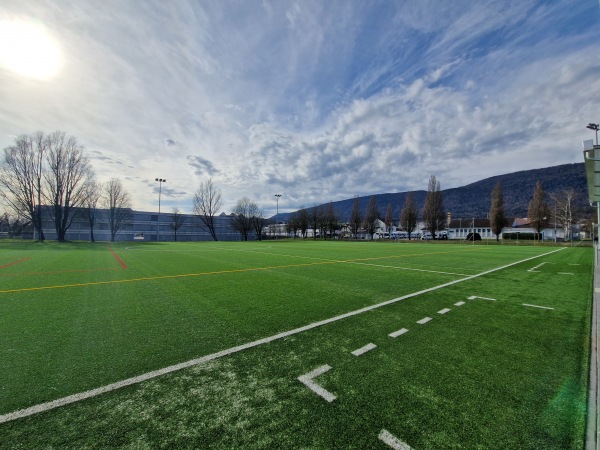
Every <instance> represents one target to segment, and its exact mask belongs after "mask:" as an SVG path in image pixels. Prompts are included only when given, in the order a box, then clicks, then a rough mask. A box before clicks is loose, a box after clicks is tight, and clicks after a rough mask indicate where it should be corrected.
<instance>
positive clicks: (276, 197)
mask: <svg viewBox="0 0 600 450" xmlns="http://www.w3.org/2000/svg"><path fill="white" fill-rule="evenodd" d="M279 197H281V194H275V199H276V201H277V212H276V213H275V239H277V229H278V228H279V226H278V225H279V224H278V223H277V219H278V218H279V217H278V216H279Z"/></svg>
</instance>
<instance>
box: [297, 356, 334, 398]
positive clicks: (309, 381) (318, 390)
mask: <svg viewBox="0 0 600 450" xmlns="http://www.w3.org/2000/svg"><path fill="white" fill-rule="evenodd" d="M330 370H331V366H330V365H328V364H325V365H324V366H321V367H317V368H316V369H315V370H313V371H311V372H308V373H305V374H304V375H300V376H299V377H298V381H300V383H302V384H304V385H305V386H306V387H307V388H309V389H310V390H311V391H313V392H314V393H315V394H317V395H318V396H320V397H323V398H324V399H325V400H327V401H328V402H329V403H331V402H332V401H334V400H335V399H336V396H335V395H333V394H332V393H331V392H329V391H328V390H327V389H325V388H323V387H321V386H319V385H318V384H317V383H315V382H314V381H313V380H314V379H315V378H317V377H318V376H319V375H323V374H324V373H325V372H328V371H330Z"/></svg>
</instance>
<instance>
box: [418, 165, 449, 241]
mask: <svg viewBox="0 0 600 450" xmlns="http://www.w3.org/2000/svg"><path fill="white" fill-rule="evenodd" d="M423 221H424V222H425V226H426V227H427V229H428V230H429V231H430V232H431V237H432V238H435V236H436V233H437V231H438V230H443V229H444V228H445V221H446V213H445V212H444V201H443V197H442V190H441V187H440V182H439V181H438V180H437V179H436V178H435V175H432V176H431V177H430V178H429V184H428V187H427V197H425V205H424V206H423Z"/></svg>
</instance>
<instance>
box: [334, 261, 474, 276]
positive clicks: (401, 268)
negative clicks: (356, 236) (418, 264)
mask: <svg viewBox="0 0 600 450" xmlns="http://www.w3.org/2000/svg"><path fill="white" fill-rule="evenodd" d="M340 262H345V263H346V264H356V265H359V266H371V267H383V268H384V269H398V270H412V271H413V272H427V273H437V274H439V275H459V276H461V277H468V276H469V274H466V273H456V272H441V271H439V270H425V269H413V268H410V267H398V266H385V265H383V264H369V263H361V262H352V261H340Z"/></svg>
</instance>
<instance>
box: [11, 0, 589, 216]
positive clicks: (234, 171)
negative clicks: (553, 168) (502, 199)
mask: <svg viewBox="0 0 600 450" xmlns="http://www.w3.org/2000/svg"><path fill="white" fill-rule="evenodd" d="M590 10H593V11H596V9H595V8H594V7H590V6H589V5H585V4H584V2H581V3H578V4H577V5H573V4H572V3H571V2H569V1H567V0H564V1H558V2H553V4H552V5H551V6H548V5H547V4H546V2H537V1H533V0H531V1H516V2H512V3H511V4H510V5H504V4H503V5H500V4H498V3H497V2H492V1H490V2H477V3H476V4H474V3H473V2H446V3H443V2H442V3H440V2H430V3H428V2H403V3H394V2H382V3H376V4H373V5H367V4H364V5H363V4H358V3H356V2H343V1H341V2H336V1H332V2H326V3H323V2H320V1H314V2H311V1H306V2H298V3H294V2H292V1H278V2H268V1H266V0H265V1H262V2H258V1H257V2H242V3H237V4H236V6H235V7H234V6H233V5H231V4H229V3H226V2H216V3H215V2H206V3H201V2H196V1H190V2H185V1H180V2H177V3H164V2H159V1H154V2H152V1H148V2H144V3H142V4H138V3H124V2H121V1H109V2H103V3H102V4H100V3H98V2H94V1H72V2H69V1H67V0H65V1H63V2H60V3H56V4H48V3H47V2H42V1H35V0H32V1H28V2H20V1H17V0H9V1H8V2H7V4H6V5H5V12H4V13H0V19H3V18H6V17H14V16H17V15H18V16H19V17H26V18H29V19H31V20H38V21H41V22H43V23H44V24H45V26H46V28H47V29H48V30H50V31H51V32H53V33H54V35H55V36H54V37H55V38H56V39H57V40H58V41H59V42H60V43H61V45H62V51H63V55H64V56H65V64H64V68H63V71H62V72H61V74H60V75H59V76H58V77H56V78H54V79H52V80H50V81H47V82H43V83H42V82H35V81H31V80H25V79H20V78H18V77H15V76H14V75H12V74H9V73H7V72H3V71H2V72H0V97H1V98H2V99H3V102H2V105H1V106H0V146H1V147H5V146H6V145H9V144H10V143H11V141H12V139H13V137H14V136H15V135H18V134H20V133H31V132H34V131H36V130H38V129H41V130H45V131H53V130H56V129H59V130H65V131H67V132H68V133H69V134H72V135H75V136H77V137H78V139H79V140H80V142H81V143H83V144H84V145H86V147H87V148H88V150H89V154H90V156H91V157H92V159H93V162H94V167H95V169H96V171H97V173H98V177H99V178H100V179H108V178H110V177H113V176H118V177H121V178H123V179H124V180H125V182H126V187H127V188H128V189H129V190H130V192H131V193H132V196H133V197H134V199H135V200H134V203H135V206H136V207H137V208H140V209H154V208H156V206H157V205H156V204H157V200H158V199H157V195H156V189H157V186H156V183H155V182H154V181H153V180H154V179H155V178H156V177H162V178H166V179H167V180H168V183H167V185H166V186H167V187H166V190H164V191H163V201H165V202H167V203H165V204H169V205H173V206H179V207H180V208H181V209H183V210H185V211H190V210H191V197H192V195H193V193H194V191H195V189H196V186H198V185H199V183H200V181H202V180H204V179H206V178H207V177H212V178H213V181H215V183H216V184H217V185H218V186H219V187H220V188H221V189H222V190H223V197H224V199H225V209H226V210H227V211H230V210H231V208H232V207H233V205H234V204H235V202H236V201H237V199H239V198H242V197H244V196H247V197H249V198H252V199H253V200H256V201H257V202H258V203H259V205H261V206H262V207H263V208H265V210H266V211H267V213H273V212H274V206H275V199H274V194H275V193H282V194H283V195H284V197H282V199H281V201H280V205H279V206H280V211H282V210H293V209H295V208H297V207H299V206H301V205H312V204H314V203H320V202H326V201H329V200H339V199H343V198H349V197H352V196H353V195H356V194H361V195H368V194H372V193H381V192H396V191H403V190H408V189H411V190H412V189H426V186H427V180H428V178H429V176H430V175H431V174H435V175H436V176H437V177H438V179H439V180H440V181H441V183H442V187H444V188H447V187H455V186H459V185H462V184H466V183H470V182H473V181H476V180H478V179H481V178H484V177H487V176H492V175H496V174H500V173H506V172H510V171H513V170H520V169H526V168H537V167H545V166H550V165H554V164H560V163H569V162H577V161H580V160H581V155H580V152H579V141H580V140H581V139H583V138H586V137H589V136H588V135H587V134H586V132H585V129H584V127H585V124H587V123H588V122H590V121H594V120H595V119H594V118H595V115H596V114H597V108H596V107H595V105H597V104H598V101H599V100H600V98H598V97H599V96H600V89H599V88H600V85H599V83H600V82H599V81H598V80H599V79H600V78H599V77H598V74H599V68H600V58H599V57H598V56H597V52H596V51H595V48H594V47H593V45H594V42H597V38H598V31H596V28H597V27H595V28H594V27H583V26H582V27H578V26H576V24H578V23H579V24H580V23H581V21H582V20H583V21H585V20H589V19H588V17H589V13H590Z"/></svg>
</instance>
